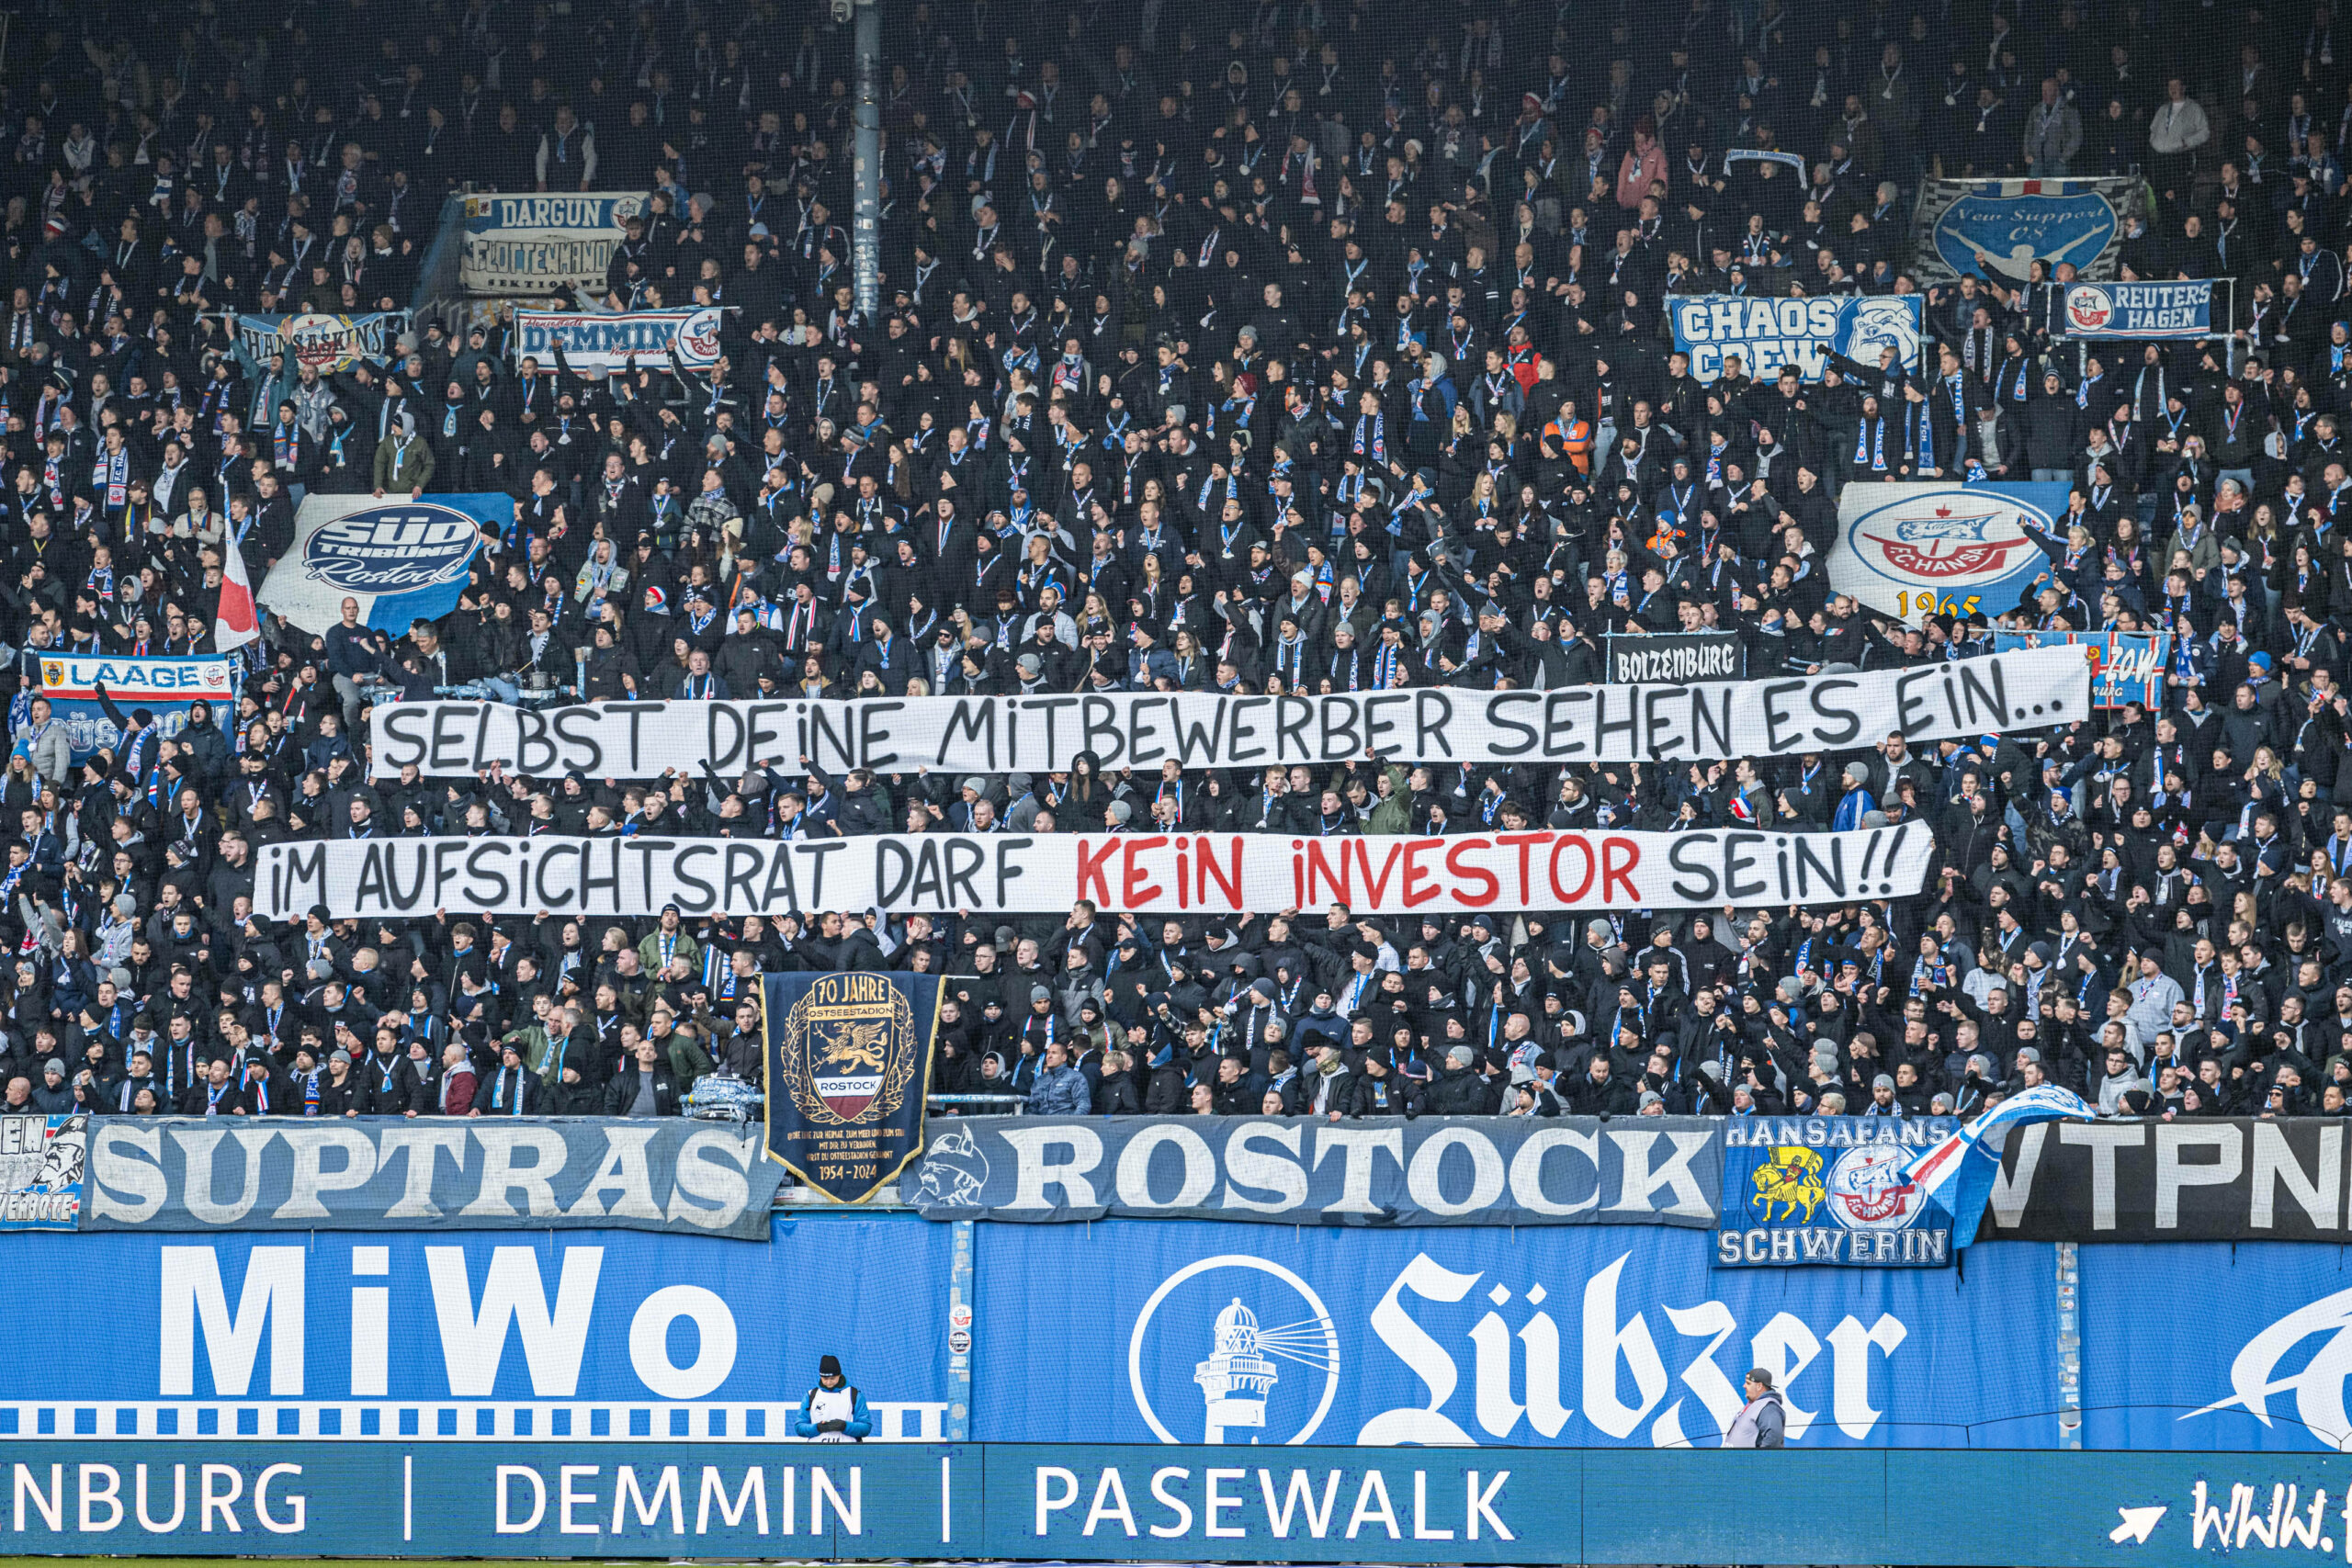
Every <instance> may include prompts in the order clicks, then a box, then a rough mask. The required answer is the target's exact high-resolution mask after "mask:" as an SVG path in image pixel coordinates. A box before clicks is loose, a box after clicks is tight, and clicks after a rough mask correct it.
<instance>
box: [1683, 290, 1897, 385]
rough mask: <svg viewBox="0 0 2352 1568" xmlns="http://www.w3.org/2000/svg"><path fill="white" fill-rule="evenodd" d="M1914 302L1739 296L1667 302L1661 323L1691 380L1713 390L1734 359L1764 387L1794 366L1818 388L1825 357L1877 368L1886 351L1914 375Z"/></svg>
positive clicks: (1858, 297) (1890, 296)
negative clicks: (1670, 331)
mask: <svg viewBox="0 0 2352 1568" xmlns="http://www.w3.org/2000/svg"><path fill="white" fill-rule="evenodd" d="M1924 304H1925V301H1924V299H1922V297H1921V296H1919V295H1917V294H1886V295H1878V296H1866V295H1855V296H1852V297H1849V298H1841V299H1827V298H1823V299H1768V298H1759V297H1755V296H1750V295H1745V294H1693V295H1688V296H1678V297H1676V298H1675V299H1669V300H1668V302H1667V307H1666V319H1667V321H1668V324H1669V325H1670V326H1672V327H1673V329H1674V346H1675V349H1676V350H1677V351H1678V352H1679V353H1682V354H1687V355H1690V356H1691V378H1692V379H1693V380H1697V381H1701V382H1711V381H1713V380H1715V379H1716V378H1719V377H1720V376H1722V375H1723V373H1724V365H1725V363H1726V362H1727V361H1729V360H1732V359H1737V360H1738V361H1739V362H1740V364H1741V365H1742V366H1743V367H1745V368H1746V369H1747V374H1748V376H1749V377H1750V378H1753V379H1755V380H1758V381H1770V380H1771V379H1772V378H1774V377H1776V376H1778V375H1779V374H1780V373H1781V367H1782V366H1784V365H1793V366H1795V367H1796V368H1797V374H1798V375H1799V376H1800V377H1802V378H1804V379H1805V380H1806V381H1818V380H1820V379H1821V378H1822V376H1823V374H1824V373H1825V372H1826V370H1827V368H1828V363H1829V355H1832V354H1839V355H1845V356H1846V357H1847V358H1849V359H1858V360H1860V361H1861V362H1862V363H1863V364H1865V365H1868V366H1871V367H1876V366H1877V364H1878V355H1879V350H1881V349H1882V348H1892V349H1894V354H1895V357H1896V358H1897V359H1898V360H1900V361H1901V362H1902V363H1903V365H1904V366H1905V367H1909V368H1913V369H1916V368H1918V367H1919V343H1920V338H1921V335H1922V331H1921V328H1922V318H1921V310H1922V309H1923V307H1924Z"/></svg>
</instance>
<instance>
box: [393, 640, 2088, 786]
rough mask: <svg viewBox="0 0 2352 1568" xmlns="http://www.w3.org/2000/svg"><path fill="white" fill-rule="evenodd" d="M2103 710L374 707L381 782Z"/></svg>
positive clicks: (1687, 739)
mask: <svg viewBox="0 0 2352 1568" xmlns="http://www.w3.org/2000/svg"><path fill="white" fill-rule="evenodd" d="M2089 714H2090V677H2089V674H2088V666H2087V664H2086V661H2085V660H2084V656H2083V654H2082V653H2081V651H2080V650H2078V649H2077V650H2072V651H2070V650H2067V649H2033V650H2030V651H2025V652H2017V653H2002V654H1995V655H1992V656H1990V657H1988V658H1984V659H1969V660H1959V661H1957V662H1944V663H1937V664H1926V665H1920V666H1917V668H1913V669H1908V670H1873V671H1862V672H1859V673H1854V674H1840V675H1815V676H1808V677H1801V678H1797V679H1792V680H1786V681H1714V682H1692V683H1678V684H1672V685H1660V684H1650V685H1644V684H1625V685H1592V686H1566V687H1561V688H1559V689H1557V690H1554V691H1543V692H1535V691H1502V692H1473V691H1464V690H1455V689H1453V688H1450V687H1418V688H1413V689H1410V690H1403V691H1385V692H1350V693H1344V694H1337V695H1331V696H1317V697H1308V696H1286V697H1271V696H1219V695H1214V694H1199V693H1159V692H1121V693H1114V694H1106V695H1086V696H1024V697H910V698H903V699H888V698H869V699H863V700H859V701H854V702H826V701H810V700H808V699H787V700H781V701H776V702H763V703H754V702H662V703H593V704H587V705H582V706H580V707H572V708H559V709H557V710H555V711H554V712H552V713H544V714H543V713H535V712H532V711H530V710H528V709H525V708H520V707H513V706H509V705H506V704H503V703H493V702H443V703H396V704H393V705H390V706H388V707H379V708H377V709H376V710H375V711H374V735H373V739H374V747H373V751H374V757H373V762H372V766H373V767H374V770H375V776H376V777H377V778H379V779H380V778H396V777H398V776H399V775H400V773H401V770H402V769H404V768H407V767H410V766H412V765H413V766H414V767H415V768H417V769H418V770H419V772H421V773H424V775H425V776H427V777H433V778H443V777H457V776H459V775H462V774H469V773H481V772H482V771H484V770H485V769H488V768H491V767H492V766H496V767H500V768H503V769H504V770H505V771H506V772H508V773H520V774H523V775H525V776H526V777H532V778H550V777H556V776H560V775H561V774H564V773H570V772H571V771H573V770H574V769H577V770H579V771H580V772H581V773H585V774H587V775H588V776H589V777H591V778H644V777H647V776H650V775H653V774H658V773H662V772H664V771H665V770H668V769H673V768H675V769H680V770H683V771H685V772H688V773H692V772H695V771H696V770H698V769H700V768H701V767H702V765H703V764H705V763H708V764H709V765H710V766H711V767H713V768H715V769H717V770H718V772H719V773H726V774H729V775H732V774H735V773H741V772H744V771H746V770H748V769H752V768H758V767H778V768H782V769H785V770H786V771H790V770H793V769H795V768H797V766H798V764H799V761H800V759H801V758H803V757H807V758H809V760H810V761H813V762H814V763H815V764H816V765H817V766H819V767H820V768H825V769H827V770H829V771H833V772H841V771H845V770H847V769H850V768H859V767H865V768H872V769H874V770H876V772H879V773H892V772H899V771H907V772H911V771H912V770H914V769H915V768H918V767H928V768H940V769H948V770H954V771H956V772H972V773H1010V772H1012V771H1014V770H1016V769H1018V770H1021V771H1024V772H1028V773H1058V772H1061V771H1063V770H1064V769H1067V768H1069V766H1070V764H1071V761H1073V760H1074V759H1075V758H1076V757H1077V755H1078V753H1080V751H1091V752H1092V753H1094V755H1095V756H1096V757H1097V758H1098V759H1099V760H1100V761H1101V762H1102V763H1103V766H1104V767H1106V768H1123V767H1134V768H1155V769H1156V768H1157V767H1159V763H1160V762H1161V761H1162V760H1164V759H1166V758H1170V757H1173V758H1175V759H1176V760H1177V761H1178V762H1179V763H1181V764H1182V766H1184V767H1187V768H1245V767H1246V768H1258V767H1264V766H1267V765H1269V764H1279V765H1282V766H1288V765H1290V764H1292V763H1305V764H1307V765H1309V766H1313V765H1315V764H1317V763H1329V762H1338V761H1346V760H1348V759H1350V758H1354V757H1361V756H1363V754H1364V753H1365V752H1366V751H1367V750H1372V751H1376V752H1378V753H1379V754H1380V755H1381V757H1383V758H1384V759H1386V760H1389V761H1408V762H1424V761H1427V762H1473V763H1489V762H1553V763H1561V762H1626V761H1640V762H1666V761H1690V760H1707V759H1713V758H1717V757H1792V756H1802V755H1804V754H1805V753H1806V752H1809V751H1832V750H1843V749H1845V748H1848V747H1854V746H1870V745H1875V744H1876V743H1878V742H1879V741H1882V740H1884V739H1886V738H1887V736H1888V735H1890V734H1892V733H1893V732H1894V731H1896V730H1901V731H1902V732H1903V735H1904V737H1905V739H1909V740H1931V739H1941V738H1944V737H1947V736H1955V735H1978V734H1982V733H1984V732H1985V731H1986V730H2007V729H2033V728H2041V727H2044V726H2048V725H2054V724H2067V723H2072V722H2074V721H2075V720H2077V719H2081V718H2086V717H2088V716H2089Z"/></svg>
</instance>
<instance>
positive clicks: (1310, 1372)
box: [1127, 1255, 1340, 1444]
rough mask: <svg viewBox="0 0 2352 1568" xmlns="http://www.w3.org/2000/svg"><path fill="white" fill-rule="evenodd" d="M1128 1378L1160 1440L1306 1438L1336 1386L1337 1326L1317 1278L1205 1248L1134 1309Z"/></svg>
mask: <svg viewBox="0 0 2352 1568" xmlns="http://www.w3.org/2000/svg"><path fill="white" fill-rule="evenodd" d="M1155 1319H1157V1320H1158V1326H1157V1328H1156V1329H1155V1327H1154V1320H1155ZM1147 1345H1148V1346H1149V1347H1150V1348H1151V1352H1152V1353H1151V1355H1150V1356H1149V1357H1147V1356H1146V1355H1145V1348H1146V1346H1147ZM1184 1374H1189V1378H1188V1379H1186V1378H1185V1377H1184ZM1127 1385H1128V1387H1129V1389H1130V1390H1132V1391H1133V1393H1134V1394H1135V1401H1136V1409H1137V1410H1138V1411H1140V1412H1141V1413H1142V1416H1143V1418H1144V1421H1145V1422H1146V1424H1148V1426H1149V1427H1151V1430H1152V1435H1153V1436H1155V1437H1157V1438H1159V1440H1160V1441H1161V1442H1163V1443H1186V1442H1203V1443H1261V1442H1262V1443H1294V1444H1295V1443H1304V1442H1307V1441H1309V1440H1310V1439H1312V1438H1314V1436H1315V1433H1316V1431H1317V1429H1318V1428H1320V1427H1321V1426H1322V1425H1323V1418H1324V1417H1325V1416H1328V1415H1329V1414H1330V1411H1331V1401H1332V1400H1333V1398H1334V1397H1335V1396H1336V1395H1337V1394H1338V1393H1339V1389H1340V1334H1339V1330H1338V1328H1337V1327H1336V1326H1335V1325H1333V1323H1332V1321H1331V1314H1330V1312H1329V1309H1328V1308H1326V1307H1325V1306H1324V1304H1323V1299H1322V1298H1321V1297H1320V1296H1318V1295H1317V1294H1316V1293H1315V1291H1314V1288H1313V1287H1312V1286H1310V1285H1308V1284H1307V1282H1306V1280H1302V1279H1300V1278H1299V1277H1298V1276H1297V1275H1296V1274H1294V1273H1293V1272H1291V1271H1290V1270H1289V1269H1285V1268H1283V1266H1282V1265H1281V1264H1279V1263H1269V1262H1267V1261H1266V1260H1265V1259H1263V1258H1248V1257H1242V1256H1239V1255H1228V1256H1225V1257H1218V1258H1202V1259H1200V1260H1199V1261H1198V1262H1195V1263H1191V1264H1187V1265H1186V1266H1185V1267H1184V1268H1182V1269H1179V1270H1177V1271H1176V1272H1175V1273H1174V1274H1171V1275H1170V1276H1169V1277H1168V1279H1166V1280H1163V1281H1162V1282H1161V1283H1160V1286H1159V1289H1158V1290H1156V1291H1154V1292H1152V1293H1151V1296H1150V1298H1149V1299H1148V1300H1147V1301H1146V1302H1145V1303H1144V1304H1143V1310H1142V1311H1141V1312H1139V1313H1137V1314H1136V1323H1135V1328H1134V1331H1133V1332H1132V1333H1131V1334H1130V1335H1129V1337H1128V1340H1127ZM1195 1399H1197V1400H1198V1401H1199V1402H1200V1403H1199V1404H1198V1405H1197V1406H1194V1405H1193V1403H1192V1402H1193V1400H1195ZM1194 1409H1197V1410H1198V1411H1199V1413H1200V1414H1199V1416H1198V1421H1199V1427H1198V1434H1199V1435H1198V1436H1194V1435H1193V1420H1194V1417H1193V1414H1192V1412H1193V1410H1194Z"/></svg>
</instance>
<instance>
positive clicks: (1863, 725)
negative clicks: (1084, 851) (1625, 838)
mask: <svg viewBox="0 0 2352 1568" xmlns="http://www.w3.org/2000/svg"><path fill="white" fill-rule="evenodd" d="M1861 488H1869V487H1861V486H1849V492H1850V491H1852V490H1854V489H1861ZM287 570H288V566H286V565H285V564H283V563H281V564H280V566H279V567H278V569H277V572H273V573H272V574H271V578H270V581H271V582H272V583H275V582H276V581H277V576H278V573H282V572H285V571H287ZM1655 640H1660V641H1664V640H1666V639H1663V638H1661V639H1655ZM2089 711H2090V697H2089V687H2088V677H2087V675H2086V672H2085V665H2084V660H2083V656H2082V655H2081V654H2080V653H2079V652H2074V653H2069V652H2066V651H2064V650H2047V649H2044V650H2031V651H2027V652H2021V653H2015V654H2000V655H1996V656H1994V657H1990V658H1985V659H1972V660H1961V661H1958V662H1954V663H1940V664H1933V665H1924V666H1921V667H1918V668H1917V669H1910V670H1873V671H1861V672H1860V673H1857V674H1850V675H1815V676H1809V677H1800V678H1796V679H1791V680H1785V681H1714V682H1693V681H1688V680H1685V679H1679V678H1672V677H1669V679H1668V681H1667V682H1655V681H1654V682H1650V683H1646V684H1644V683H1635V684H1611V685H1590V686H1567V687H1562V688H1560V689H1558V690H1555V691H1546V692H1532V691H1502V692H1474V691H1458V690H1454V689H1452V688H1448V687H1420V688H1416V689H1412V690H1406V691H1384V692H1351V693H1345V694H1335V695H1331V696H1317V697H1307V696H1287V697H1272V696H1243V697H1228V696H1213V695H1204V694H1190V693H1187V694H1162V693H1149V692H1123V693H1117V694H1110V695H1102V696H1092V695H1089V696H1052V697H909V698H868V699H860V700H855V701H849V702H827V701H821V700H820V701H812V700H809V699H807V698H791V699H783V700H779V701H776V702H767V703H753V702H660V703H592V704H585V705H581V706H579V707H571V708H560V709H557V710H556V711H554V712H553V713H547V714H541V713H535V712H531V711H528V710H526V709H524V708H520V707H515V706H510V705H506V704H503V703H495V702H428V703H396V704H392V705H389V706H382V707H378V708H376V709H375V710H373V712H374V721H373V723H374V728H373V731H372V737H371V739H372V742H373V744H372V746H371V752H372V761H371V766H372V767H373V768H374V770H375V773H374V776H375V777H377V778H379V779H390V778H397V777H399V776H400V774H401V770H402V769H404V768H408V767H412V766H413V767H415V768H416V769H417V770H418V771H419V772H420V773H423V774H424V776H426V777H428V778H454V777H459V776H463V775H469V774H476V773H481V772H483V771H485V770H487V769H489V768H491V767H492V766H497V767H501V768H503V769H504V770H505V771H506V772H508V773H519V774H522V775H524V776H526V777H531V778H553V777H558V776H560V775H562V774H564V773H570V772H571V771H573V770H574V769H577V770H578V771H580V772H581V773H585V774H587V775H588V776H589V777H591V778H645V777H650V776H655V775H659V774H661V773H664V772H666V771H668V770H671V769H675V770H677V771H679V772H681V773H695V772H697V771H699V770H700V769H701V768H702V767H703V766H704V765H705V764H706V763H707V764H708V765H709V766H710V767H712V768H714V769H716V770H717V771H718V772H719V773H722V774H727V775H729V776H732V775H734V774H738V773H744V772H747V771H750V770H752V769H754V768H759V767H774V768H779V769H782V770H784V771H785V772H786V773H793V772H796V771H797V768H798V766H799V760H800V759H801V758H803V757H807V758H809V759H810V760H811V761H814V762H815V763H816V765H817V766H819V767H821V768H824V769H827V770H829V771H832V772H842V771H846V770H848V769H851V768H859V767H865V768H872V769H874V770H875V771H876V772H877V773H894V772H912V771H913V770H914V769H916V768H918V767H927V768H937V769H942V770H947V771H953V772H956V773H964V772H970V773H1011V772H1013V771H1016V770H1018V771H1023V772H1027V773H1059V772H1062V771H1064V770H1066V769H1068V768H1069V766H1070V764H1071V762H1072V761H1073V760H1074V759H1075V758H1076V757H1077V756H1078V754H1079V753H1080V751H1089V752H1091V753H1093V755H1094V756H1095V758H1096V759H1097V760H1098V761H1100V762H1101V763H1102V765H1103V767H1104V768H1106V769H1117V768H1140V769H1148V770H1155V771H1156V770H1157V769H1158V768H1159V764H1160V763H1161V762H1162V761H1165V760H1167V759H1170V758H1174V759H1175V760H1176V761H1178V762H1179V763H1181V764H1182V766H1184V767H1187V768H1260V767H1265V766H1268V765H1283V766H1288V765H1290V764H1292V763H1299V764H1304V765H1306V766H1310V767H1311V766H1316V765H1320V764H1329V763H1334V762H1343V761H1350V760H1351V759H1354V758H1359V757H1362V756H1363V755H1364V754H1365V752H1366V751H1367V750H1372V751H1376V752H1378V753H1379V755H1380V756H1381V757H1382V758H1383V759H1385V760H1387V761H1414V762H1419V761H1429V762H1439V761H1448V762H1470V763H1510V762H1535V763H1555V764H1556V763H1567V762H1623V761H1641V762H1669V761H1692V760H1709V759H1713V758H1719V757H1789V756H1802V755H1804V754H1805V753H1807V752H1815V751H1832V750H1843V749H1845V748H1848V747H1859V746H1870V745H1874V744H1876V743H1877V742H1879V741H1882V740H1883V739H1886V737H1887V736H1888V735H1889V734H1890V733H1892V732H1894V731H1895V730H1898V729H1899V730H1901V731H1902V732H1903V733H1904V736H1905V738H1906V739H1911V740H1927V739H1940V738H1943V737H1946V736H1954V735H1977V734H1981V733H1983V732H1984V731H1985V730H1988V729H1991V730H2002V729H2031V728H2040V727H2041V726H2045V725H2052V724H2063V723H2067V722H2071V721H2073V720H2075V719H2077V718H2083V717H2087V716H2088V715H2089Z"/></svg>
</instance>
